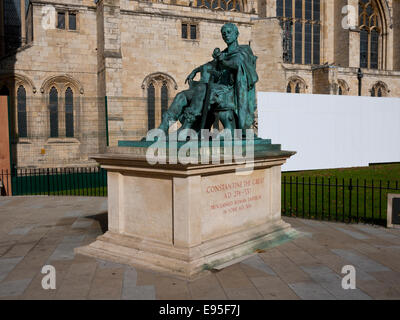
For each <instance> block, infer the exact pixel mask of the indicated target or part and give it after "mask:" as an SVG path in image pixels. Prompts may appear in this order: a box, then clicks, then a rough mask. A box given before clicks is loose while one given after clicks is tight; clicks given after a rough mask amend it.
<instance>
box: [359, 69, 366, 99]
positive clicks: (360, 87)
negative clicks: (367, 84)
mask: <svg viewBox="0 0 400 320" xmlns="http://www.w3.org/2000/svg"><path fill="white" fill-rule="evenodd" d="M363 77H364V74H363V73H362V70H361V68H358V72H357V79H358V96H359V97H361V89H362V78H363Z"/></svg>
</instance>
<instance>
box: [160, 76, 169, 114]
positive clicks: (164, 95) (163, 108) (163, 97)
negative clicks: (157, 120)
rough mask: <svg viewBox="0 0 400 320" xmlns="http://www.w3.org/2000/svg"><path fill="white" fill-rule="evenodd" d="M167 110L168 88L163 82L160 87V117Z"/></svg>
mask: <svg viewBox="0 0 400 320" xmlns="http://www.w3.org/2000/svg"><path fill="white" fill-rule="evenodd" d="M167 110H168V87H167V84H166V83H165V82H164V83H163V85H162V87H161V116H162V115H163V114H164V112H165V111H167Z"/></svg>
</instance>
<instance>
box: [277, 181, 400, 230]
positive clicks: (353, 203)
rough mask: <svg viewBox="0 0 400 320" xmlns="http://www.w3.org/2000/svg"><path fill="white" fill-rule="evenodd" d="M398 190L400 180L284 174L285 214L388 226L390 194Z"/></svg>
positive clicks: (283, 204)
mask: <svg viewBox="0 0 400 320" xmlns="http://www.w3.org/2000/svg"><path fill="white" fill-rule="evenodd" d="M396 192H400V187H399V181H385V182H384V181H382V180H378V181H377V180H368V181H367V180H366V179H362V180H361V179H351V178H349V179H338V178H319V177H314V178H312V177H308V178H305V177H292V176H289V177H287V176H283V178H282V214H283V215H286V216H295V217H301V218H309V219H317V220H329V221H332V220H333V221H341V222H364V223H373V224H379V225H386V211H387V194H388V193H396Z"/></svg>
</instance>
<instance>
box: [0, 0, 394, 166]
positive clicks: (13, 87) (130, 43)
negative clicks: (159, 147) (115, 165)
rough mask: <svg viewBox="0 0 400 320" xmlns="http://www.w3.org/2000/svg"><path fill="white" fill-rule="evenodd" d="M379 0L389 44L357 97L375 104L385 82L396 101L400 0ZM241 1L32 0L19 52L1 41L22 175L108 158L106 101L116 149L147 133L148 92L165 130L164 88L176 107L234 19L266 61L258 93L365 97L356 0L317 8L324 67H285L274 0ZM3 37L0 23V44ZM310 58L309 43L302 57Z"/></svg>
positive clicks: (1, 74)
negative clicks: (53, 108)
mask: <svg viewBox="0 0 400 320" xmlns="http://www.w3.org/2000/svg"><path fill="white" fill-rule="evenodd" d="M371 1H372V2H371V3H373V4H374V6H375V7H376V8H378V11H379V19H380V20H379V21H380V26H381V28H382V36H381V38H380V40H379V47H378V68H377V69H369V68H362V71H363V74H364V77H363V79H362V92H361V93H362V95H364V96H370V95H371V92H372V91H373V90H372V89H373V88H374V87H376V86H377V85H379V86H380V87H381V88H383V89H384V90H383V95H384V96H389V97H399V96H400V1H398V0H371ZM242 3H243V6H242V8H243V9H242V10H241V11H240V12H239V11H224V10H211V9H208V8H200V7H197V0H194V1H190V0H171V1H169V0H164V1H156V0H154V1H138V0H99V1H97V3H95V1H93V0H67V1H62V0H54V1H46V0H44V1H42V0H41V1H37V0H32V1H31V4H30V5H29V7H28V8H27V10H28V14H27V17H26V20H25V21H24V25H25V27H26V30H27V31H26V32H25V31H24V32H21V34H22V35H23V36H24V39H23V40H24V41H23V45H22V47H20V48H19V49H18V50H17V51H16V52H8V53H5V55H4V54H3V55H2V54H1V50H4V48H5V46H4V43H1V46H0V90H2V88H3V87H4V86H5V87H7V88H8V90H9V92H10V94H11V95H12V96H15V98H13V99H11V101H12V114H11V116H12V141H13V150H12V151H13V162H14V164H15V165H17V166H18V167H22V168H26V167H49V166H54V167H57V166H76V165H78V166H79V165H83V164H85V165H86V164H87V165H91V164H93V162H92V161H90V160H89V155H91V154H96V153H99V152H103V151H104V149H105V146H106V139H105V134H106V131H105V130H106V120H105V119H106V114H105V107H106V104H105V98H104V97H105V96H107V97H108V113H107V114H108V122H107V123H108V129H109V137H110V139H109V143H110V145H111V146H115V145H116V144H117V141H118V140H119V139H138V138H141V137H143V135H144V134H145V133H146V131H147V129H148V127H149V121H148V119H149V113H148V101H147V99H148V88H149V87H150V86H153V87H154V126H157V125H158V124H159V123H160V121H161V100H162V99H161V88H162V87H163V86H164V87H166V88H167V90H168V100H169V103H170V102H171V101H172V98H173V97H174V96H175V94H176V93H177V92H178V91H181V90H183V89H185V88H187V85H185V83H184V81H185V79H186V77H187V75H188V74H189V73H190V72H191V71H192V69H193V68H194V67H195V66H197V65H198V64H199V63H205V62H207V61H210V60H211V53H212V50H213V49H214V48H215V47H219V48H221V49H222V48H224V43H223V41H222V40H221V38H220V28H221V26H222V25H223V24H224V23H226V22H228V21H230V22H233V23H235V24H236V25H237V26H238V28H239V31H240V36H239V43H240V44H249V43H250V45H251V47H252V49H253V51H254V54H255V55H256V56H258V60H257V71H258V74H259V77H260V80H259V82H258V83H257V90H259V91H277V92H286V91H287V88H288V84H289V87H290V86H291V87H292V88H294V87H295V85H291V83H294V84H297V83H298V84H299V85H300V90H299V91H300V92H301V93H314V94H315V93H317V94H338V93H339V90H340V91H341V93H342V94H347V95H357V94H358V79H357V72H358V69H359V67H360V29H359V27H358V26H359V18H358V4H359V0H321V1H320V3H321V7H320V25H321V36H320V39H319V40H320V61H319V64H314V65H311V64H298V63H287V62H284V49H283V44H284V32H283V30H282V27H281V25H280V19H279V18H278V17H277V6H276V4H277V1H276V0H257V1H255V0H251V1H250V0H248V1H246V0H244V1H243V2H242ZM293 3H294V2H293ZM304 3H305V2H304ZM346 5H350V6H353V7H354V8H355V13H356V14H355V17H354V19H353V20H354V25H355V27H351V28H343V25H342V23H343V21H346V19H345V18H346V14H343V12H342V10H343V8H344V6H346ZM48 7H50V8H52V9H53V10H55V12H59V11H60V12H65V14H66V15H65V24H66V25H65V28H64V29H60V28H57V19H56V18H57V15H56V16H55V17H54V18H55V19H53V20H54V21H53V22H51V23H52V25H49V24H48V23H47V22H46V21H44V13H43V12H44V11H43V10H44V9H45V8H48ZM2 10H3V11H4V8H3V6H1V5H0V11H2ZM293 10H295V7H293ZM68 12H72V13H75V14H76V30H70V29H69V22H68V18H67V17H68V14H67V13H68ZM293 12H294V11H293ZM0 14H1V12H0ZM182 24H187V25H195V26H196V37H195V39H191V38H190V32H189V36H188V38H187V39H184V38H182V34H181V32H182V31H181V30H182ZM46 25H47V26H48V27H46ZM4 30H5V28H4V26H2V25H1V26H0V36H1V35H2V34H3V33H4ZM30 30H32V34H31V32H30ZM292 40H293V45H295V41H294V40H295V39H294V38H292ZM302 41H303V42H304V41H305V36H304V34H303V36H302ZM0 42H1V41H0ZM304 50H305V49H304V45H303V55H304ZM20 86H23V87H24V89H25V91H26V97H27V100H26V112H27V137H22V136H21V135H20V133H19V132H18V130H19V129H18V112H17V98H16V97H17V90H18V88H19V87H20ZM52 88H55V89H56V90H57V94H58V99H59V102H58V134H57V137H51V134H50V131H51V130H50V129H51V125H50V112H49V110H50V109H49V95H50V90H51V89H52ZM67 88H71V90H72V92H73V97H74V106H73V110H74V111H73V117H74V120H73V125H74V135H73V137H66V124H65V123H66V118H65V117H66V116H65V110H66V109H65V101H64V98H65V93H66V89H67ZM53 91H54V90H53Z"/></svg>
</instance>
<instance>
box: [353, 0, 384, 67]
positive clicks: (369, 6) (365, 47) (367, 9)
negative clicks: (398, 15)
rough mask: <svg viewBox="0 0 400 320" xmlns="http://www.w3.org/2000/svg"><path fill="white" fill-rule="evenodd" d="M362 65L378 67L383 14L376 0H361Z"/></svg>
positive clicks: (359, 6) (359, 4)
mask: <svg viewBox="0 0 400 320" xmlns="http://www.w3.org/2000/svg"><path fill="white" fill-rule="evenodd" d="M358 10H359V25H360V67H361V68H371V69H378V67H379V66H378V64H379V42H380V38H381V35H382V29H381V25H382V24H381V23H380V20H381V15H380V12H379V9H378V5H377V3H376V0H359V2H358Z"/></svg>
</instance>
